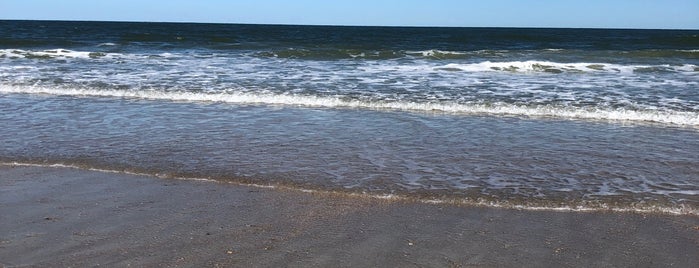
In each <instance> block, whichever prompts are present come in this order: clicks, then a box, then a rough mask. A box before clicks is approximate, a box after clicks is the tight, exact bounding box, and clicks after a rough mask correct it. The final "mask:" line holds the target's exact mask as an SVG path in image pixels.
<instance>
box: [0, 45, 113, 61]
mask: <svg viewBox="0 0 699 268" xmlns="http://www.w3.org/2000/svg"><path fill="white" fill-rule="evenodd" d="M121 55H122V54H119V53H102V52H92V51H73V50H68V49H60V48H58V49H47V50H41V51H31V50H21V49H0V58H4V57H8V58H54V59H55V58H60V59H73V58H78V59H89V58H101V57H107V58H114V57H117V56H121Z"/></svg>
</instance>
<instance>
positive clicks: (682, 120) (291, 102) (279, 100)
mask: <svg viewBox="0 0 699 268" xmlns="http://www.w3.org/2000/svg"><path fill="white" fill-rule="evenodd" d="M0 93H22V94H49V95H68V96H78V97H80V96H85V97H116V98H137V99H152V100H167V101H192V102H224V103H236V104H266V105H286V106H306V107H324V108H353V109H371V110H399V111H412V112H438V113H450V114H468V115H471V114H474V115H494V116H524V117H544V118H562V119H570V120H591V121H598V120H603V121H622V122H623V121H626V122H637V123H659V124H667V125H677V126H688V127H699V113H697V112H684V111H658V110H627V109H604V108H593V107H589V108H587V107H585V108H581V107H559V106H552V105H536V106H526V105H514V104H505V103H495V104H478V103H472V104H471V103H455V102H425V103H419V102H408V101H396V102H388V101H364V100H356V99H345V98H342V97H321V96H305V95H293V94H254V93H241V92H222V93H201V92H184V91H174V92H167V91H157V90H110V89H82V88H57V87H56V88H53V87H32V86H10V85H0Z"/></svg>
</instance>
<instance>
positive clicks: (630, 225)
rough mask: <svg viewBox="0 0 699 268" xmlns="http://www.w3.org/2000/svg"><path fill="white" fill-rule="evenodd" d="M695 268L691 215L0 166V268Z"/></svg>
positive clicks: (696, 226) (698, 239) (696, 242)
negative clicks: (463, 202)
mask: <svg viewBox="0 0 699 268" xmlns="http://www.w3.org/2000/svg"><path fill="white" fill-rule="evenodd" d="M97 265H100V266H102V265H106V266H110V267H113V266H119V267H123V266H129V265H131V266H136V267H144V266H148V267H155V266H165V267H173V266H188V267H191V266H193V267H209V266H214V267H215V266H226V267H250V266H252V267H474V266H475V267H699V217H696V216H673V215H642V214H634V213H608V212H554V211H523V210H511V209H496V208H483V207H463V206H453V205H446V204H442V205H440V204H424V203H413V202H405V201H389V200H380V199H372V198H361V197H348V196H341V195H337V194H328V193H305V192H300V191H294V190H283V189H268V188H259V187H249V186H240V185H233V184H225V183H216V182H204V181H183V180H174V179H161V178H155V177H148V176H137V175H128V174H117V173H103V172H97V171H85V170H79V169H72V168H48V167H12V166H0V266H5V267H13V266H37V267H65V266H97Z"/></svg>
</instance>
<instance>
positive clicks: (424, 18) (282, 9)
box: [0, 0, 699, 29]
mask: <svg viewBox="0 0 699 268" xmlns="http://www.w3.org/2000/svg"><path fill="white" fill-rule="evenodd" d="M0 19H27V20H96V21H158V22H165V21H166V22H213V23H254V24H303V25H374V26H449V27H565V28H643V29H699V0H577V1H573V0H473V1H470V0H423V1H418V0H295V1H294V0H286V1H284V0H60V1H59V0H0Z"/></svg>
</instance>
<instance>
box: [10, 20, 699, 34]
mask: <svg viewBox="0 0 699 268" xmlns="http://www.w3.org/2000/svg"><path fill="white" fill-rule="evenodd" d="M0 21H45V22H108V23H110V22H111V23H173V24H178V23H179V24H220V25H269V26H316V27H376V28H515V29H580V30H585V29H589V30H677V31H699V28H632V27H572V26H444V25H363V24H297V23H251V22H202V21H147V20H143V21H138V20H91V19H3V18H0Z"/></svg>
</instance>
